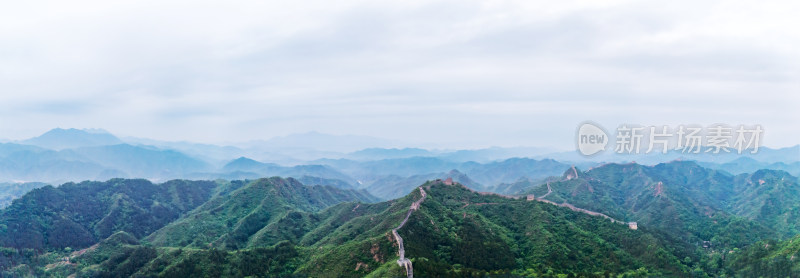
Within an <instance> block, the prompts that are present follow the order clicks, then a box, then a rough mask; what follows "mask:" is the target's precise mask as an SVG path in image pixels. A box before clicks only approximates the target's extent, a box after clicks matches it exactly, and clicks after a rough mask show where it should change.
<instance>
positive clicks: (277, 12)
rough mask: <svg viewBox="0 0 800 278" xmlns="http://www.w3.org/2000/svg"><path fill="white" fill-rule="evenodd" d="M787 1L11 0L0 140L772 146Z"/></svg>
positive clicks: (786, 138)
mask: <svg viewBox="0 0 800 278" xmlns="http://www.w3.org/2000/svg"><path fill="white" fill-rule="evenodd" d="M786 5H797V4H794V3H782V4H780V5H777V6H768V5H766V4H760V3H747V2H735V1H715V2H707V3H695V2H688V1H677V2H670V3H660V6H653V5H651V3H640V2H637V1H614V2H599V1H590V2H563V1H559V2H558V3H557V4H556V3H554V2H548V1H541V2H539V1H506V2H491V1H487V2H478V1H476V2H464V1H420V2H403V4H399V3H398V4H392V3H375V2H362V1H346V2H342V1H336V2H335V3H334V2H330V1H321V2H304V3H298V2H292V3H291V4H284V3H279V2H247V3H223V2H210V1H209V2H196V1H185V2H181V1H178V2H170V3H163V2H159V1H152V2H148V1H131V2H116V3H108V2H98V1H85V2H83V3H80V4H75V3H62V2H58V1H53V2H40V1H28V2H24V3H14V4H9V5H7V6H9V7H8V8H6V9H3V10H2V11H0V26H3V27H0V88H2V90H3V93H2V94H0V111H2V112H0V115H1V117H2V118H0V123H1V124H0V137H5V138H13V139H17V138H24V137H28V136H33V135H36V134H38V133H41V132H43V131H45V130H47V129H49V128H52V127H55V126H62V127H72V126H74V127H102V128H106V129H108V130H110V131H112V132H115V133H119V134H123V135H136V136H143V137H153V138H158V139H167V140H192V141H201V142H220V141H240V140H249V139H259V138H267V137H272V136H277V135H285V134H288V133H294V132H305V131H309V130H316V131H320V132H328V133H337V134H346V133H350V134H364V135H372V136H381V137H395V138H398V139H406V140H409V141H420V142H428V141H429V142H432V143H436V144H437V145H439V146H458V147H481V146H489V145H552V146H559V147H565V148H569V147H571V146H572V144H571V143H570V142H569V140H571V136H572V135H573V133H574V129H575V126H576V125H577V124H578V123H579V122H582V121H584V120H587V119H590V120H594V121H596V122H599V123H601V124H603V125H606V126H609V127H613V126H616V125H617V124H620V123H625V122H634V123H642V124H681V123H715V122H728V123H731V124H738V123H760V124H763V125H764V126H765V128H766V129H767V132H768V133H769V134H770V135H771V136H769V139H768V140H769V141H767V144H770V145H774V146H785V145H792V144H796V143H798V141H797V138H798V135H800V132H798V131H797V130H796V129H795V128H794V125H793V123H795V122H796V121H797V120H800V116H798V114H797V113H796V112H795V111H796V108H797V105H798V104H800V97H799V96H798V94H797V92H798V91H800V81H799V79H800V78H798V76H800V72H799V70H798V65H800V56H798V54H797V52H796V49H797V47H798V46H800V35H799V34H798V32H797V30H795V29H793V27H792V26H796V25H797V24H798V22H797V19H796V17H795V16H794V15H792V14H790V13H789V12H787V11H789V10H793V9H792V8H791V7H786ZM41 6H48V7H50V8H48V9H47V10H41V9H40V8H38V7H41Z"/></svg>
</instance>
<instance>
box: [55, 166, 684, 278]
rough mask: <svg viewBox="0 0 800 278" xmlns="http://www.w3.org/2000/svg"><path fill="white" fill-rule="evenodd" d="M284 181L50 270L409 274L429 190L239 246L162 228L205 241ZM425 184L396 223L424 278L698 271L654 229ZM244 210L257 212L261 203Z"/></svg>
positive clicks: (290, 215) (269, 231)
mask: <svg viewBox="0 0 800 278" xmlns="http://www.w3.org/2000/svg"><path fill="white" fill-rule="evenodd" d="M284 186H288V187H287V188H294V189H295V191H296V189H297V188H295V187H292V186H291V185H289V184H275V182H269V180H261V181H259V182H255V183H251V184H249V185H246V186H244V187H242V188H240V189H237V190H236V191H234V192H232V193H231V194H229V195H227V196H228V197H225V198H221V197H215V198H214V199H212V200H211V201H209V202H208V203H207V204H204V205H202V206H200V207H198V208H197V209H195V210H194V211H193V212H192V213H190V214H187V215H186V216H185V217H183V218H181V219H180V220H178V221H176V222H175V223H173V224H170V225H168V226H167V227H165V228H164V229H162V230H159V231H158V232H156V233H154V234H153V235H151V236H150V237H147V238H145V239H144V240H142V241H141V242H138V241H136V237H135V236H132V235H128V234H122V235H114V236H112V237H111V238H109V239H108V240H105V241H104V242H102V243H101V244H100V245H98V247H96V248H95V249H93V250H90V251H88V252H86V253H85V254H83V255H81V256H76V257H75V258H74V259H71V261H72V262H74V263H75V265H64V266H60V267H56V268H54V269H53V270H50V271H46V272H44V273H45V274H51V273H62V274H69V273H73V272H77V273H79V274H81V275H89V276H115V277H118V276H128V275H131V274H137V275H143V276H167V277H178V276H183V277H186V275H189V276H192V277H201V276H229V277H241V276H246V275H255V276H278V275H290V274H291V275H300V276H310V277H341V276H344V277H361V276H365V275H369V276H373V277H395V276H405V272H404V271H403V270H402V269H401V268H400V267H399V266H398V264H397V263H396V262H395V261H396V260H397V258H398V254H397V249H398V248H397V242H396V241H395V240H394V238H393V237H392V235H391V229H393V228H395V227H396V226H397V225H398V224H399V223H400V222H402V220H403V218H404V217H405V214H406V212H407V211H408V208H409V207H410V205H411V203H412V202H414V201H415V200H419V198H420V197H421V196H420V194H421V192H420V189H417V190H415V191H414V192H412V193H411V194H410V195H408V196H406V197H403V198H401V199H397V200H393V201H388V202H382V203H376V204H364V203H342V204H339V205H335V206H332V207H330V208H328V209H325V210H322V211H317V212H313V211H314V209H313V206H311V207H308V208H309V209H308V210H301V209H297V210H295V211H290V212H284V213H283V214H282V215H281V216H280V217H277V216H276V219H271V220H269V221H265V222H263V223H269V224H266V225H264V226H263V227H262V228H261V229H260V230H258V231H256V232H255V233H252V236H250V237H249V238H248V239H247V240H240V241H235V244H229V243H227V242H228V241H229V240H231V239H236V238H237V236H239V235H241V232H240V229H241V226H240V224H241V221H239V222H236V221H234V222H235V223H237V224H234V225H231V226H228V227H227V228H226V226H219V227H216V230H215V231H221V232H223V233H224V234H223V235H222V236H219V237H218V240H215V241H211V242H210V243H211V248H209V247H208V246H204V244H206V243H205V241H203V242H202V244H198V243H197V242H195V241H189V242H188V243H187V242H186V241H185V238H180V237H178V238H172V237H164V236H163V235H164V234H176V233H181V232H183V231H185V232H186V233H187V234H189V235H196V238H203V235H202V234H201V233H199V232H198V231H195V230H186V229H188V228H179V227H191V225H188V224H184V223H189V222H193V223H197V224H199V223H203V222H213V221H217V220H219V219H215V218H207V217H209V216H210V215H211V212H213V211H216V213H217V214H216V215H228V216H232V215H238V214H235V213H232V212H233V210H231V208H232V207H236V206H227V205H224V204H226V203H229V202H236V203H242V204H244V203H251V202H249V201H245V200H242V199H241V198H243V197H244V195H245V192H248V193H247V195H253V196H255V195H256V194H253V193H251V191H250V190H255V191H270V190H274V192H288V191H282V190H281V189H279V188H280V187H284ZM423 188H425V190H426V191H427V193H428V197H427V199H426V200H425V201H424V202H422V203H421V205H420V207H419V209H418V210H416V211H413V212H412V214H411V217H410V218H409V220H408V222H407V224H406V226H404V227H403V228H402V229H400V230H399V231H398V232H399V234H400V235H401V236H402V237H403V239H404V242H405V250H406V256H407V257H408V258H410V259H411V260H412V262H413V265H414V272H415V275H417V277H436V276H464V275H467V276H470V275H487V274H492V275H501V274H505V275H517V276H526V275H528V276H531V275H555V274H573V275H582V276H586V275H611V274H622V273H629V274H633V273H639V274H642V275H644V274H646V273H649V274H650V275H682V274H683V273H689V272H690V271H692V270H691V265H687V264H686V263H685V262H684V261H682V260H681V259H680V258H679V257H678V256H677V255H676V252H677V251H676V249H674V248H672V247H671V246H670V245H671V244H670V243H669V242H666V241H665V240H664V238H663V236H662V235H660V234H658V232H655V231H650V230H648V229H646V228H644V229H639V230H632V229H629V228H628V226H626V225H623V224H618V223H612V222H611V221H608V220H607V219H605V218H601V217H596V216H590V215H587V214H584V213H580V212H574V211H571V210H569V209H565V208H561V207H557V206H554V205H551V204H547V203H542V202H537V201H528V200H525V199H510V198H506V197H501V196H497V195H486V194H479V193H476V192H473V191H471V190H469V189H467V188H465V187H463V186H461V185H458V184H456V185H445V184H443V183H442V182H431V183H427V184H425V185H424V186H423ZM217 199H219V200H217ZM234 200H241V201H234ZM212 204H213V205H212ZM263 204H264V203H259V202H256V203H255V204H253V205H252V206H255V207H257V206H261V205H263ZM220 207H222V208H223V209H219V208H220ZM297 207H303V205H298V206H297ZM246 211H250V213H249V214H248V215H252V214H253V212H252V211H253V210H246ZM250 217H252V216H250ZM223 218H224V217H223ZM234 219H244V218H234ZM181 229H183V230H181ZM211 230H214V229H211ZM123 239H124V240H123ZM222 243H225V244H222ZM245 266H246V267H245Z"/></svg>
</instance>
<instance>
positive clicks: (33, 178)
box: [0, 128, 800, 199]
mask: <svg viewBox="0 0 800 278" xmlns="http://www.w3.org/2000/svg"><path fill="white" fill-rule="evenodd" d="M398 144H402V143H401V142H393V141H391V140H383V139H379V138H372V137H366V136H355V135H344V136H338V135H329V134H321V133H316V132H310V133H305V134H295V135H289V136H282V137H277V138H273V139H269V140H263V141H250V142H244V143H241V144H236V145H226V146H218V145H211V144H198V143H191V142H162V141H157V140H151V139H142V138H130V137H129V138H119V137H117V136H114V135H113V134H110V133H108V132H107V131H105V130H102V129H60V128H56V129H53V130H50V131H48V132H46V133H44V134H42V135H40V136H37V137H34V138H30V139H26V140H21V141H16V142H7V143H2V144H0V158H2V160H0V181H2V182H46V183H52V184H60V183H64V182H70V181H72V182H80V181H84V180H108V179H111V178H146V179H150V180H153V181H157V182H158V181H165V180H169V179H218V178H219V179H255V178H260V177H270V176H282V177H294V178H297V179H300V180H303V181H306V182H312V181H313V182H314V183H319V184H326V185H331V186H335V187H339V188H354V189H366V190H368V191H370V192H371V193H372V194H375V195H376V196H378V197H380V198H384V199H389V198H396V197H399V196H402V195H405V194H407V193H408V192H410V190H411V189H412V188H413V187H414V186H416V185H418V184H419V183H420V182H424V181H425V180H430V179H433V178H445V177H447V176H463V178H462V180H459V181H460V182H462V183H463V184H466V185H468V186H470V187H473V188H475V189H480V190H484V191H496V192H504V193H511V192H509V190H510V189H509V188H513V187H514V186H511V187H509V185H512V184H513V183H515V182H518V181H521V180H522V181H525V180H530V181H541V180H543V179H545V178H547V177H549V176H555V175H559V174H561V173H562V172H563V171H564V170H565V169H567V168H568V167H570V166H573V165H574V166H577V167H579V168H582V169H588V168H591V167H595V166H597V165H602V164H604V163H608V162H621V163H624V162H630V161H636V162H637V163H642V164H648V165H654V164H657V163H661V162H667V161H672V160H697V161H698V163H700V164H701V165H703V166H705V167H707V168H711V169H718V170H724V171H728V172H730V173H731V174H741V173H751V172H754V171H756V170H759V169H774V170H783V171H787V172H788V173H790V174H792V175H799V174H800V159H798V156H795V155H793V154H794V153H798V152H800V145H798V146H793V147H789V148H782V149H770V148H766V147H762V148H761V150H760V152H759V153H757V154H755V155H750V154H747V155H736V154H719V155H710V154H699V155H688V154H682V153H679V152H671V153H668V154H666V155H661V154H660V153H659V154H642V155H636V156H633V155H619V154H614V153H609V154H605V155H602V156H597V157H592V158H585V157H581V156H579V155H578V154H577V153H576V152H574V151H573V152H559V151H555V152H554V151H553V150H551V149H547V148H537V147H514V148H501V147H492V148H485V149H475V150H440V149H423V148H415V147H407V146H406V147H396V146H399V145H398ZM453 171H455V172H453ZM449 173H450V174H451V175H448V174H449ZM452 173H458V174H455V175H452ZM512 191H513V190H512Z"/></svg>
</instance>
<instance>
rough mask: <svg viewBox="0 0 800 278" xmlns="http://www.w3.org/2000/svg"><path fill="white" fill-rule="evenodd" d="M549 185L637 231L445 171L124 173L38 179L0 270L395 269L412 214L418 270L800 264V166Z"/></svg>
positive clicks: (408, 251)
mask: <svg viewBox="0 0 800 278" xmlns="http://www.w3.org/2000/svg"><path fill="white" fill-rule="evenodd" d="M554 180H558V179H554ZM549 185H550V189H551V190H552V192H550V193H549V194H548V193H547V192H548V191H547V190H548V186H547V185H546V184H545V185H543V186H541V187H538V188H535V189H534V190H533V191H532V193H533V194H535V195H536V196H538V197H539V198H541V197H543V196H545V195H546V196H545V199H547V200H550V201H551V202H554V203H562V202H568V203H570V204H572V205H575V206H577V207H579V208H584V209H588V210H591V211H596V212H602V213H604V214H607V215H609V216H610V217H613V218H615V219H618V220H623V221H637V222H638V229H631V228H630V227H629V226H628V225H626V224H622V223H615V222H614V221H610V220H609V219H607V218H604V217H600V216H593V215H590V214H588V213H586V212H580V211H574V210H571V209H569V208H566V207H563V206H557V205H553V204H551V203H547V202H543V201H540V200H535V199H534V200H531V199H529V198H527V197H529V196H525V197H508V196H500V195H496V194H487V193H478V192H475V191H473V190H471V189H468V188H466V187H464V186H463V185H460V184H458V183H455V184H450V183H449V182H442V181H441V180H438V181H432V182H427V183H425V184H423V185H421V186H420V187H417V188H416V189H414V190H413V191H412V192H411V194H409V195H406V196H404V197H402V198H399V199H395V200H390V201H385V202H380V203H369V202H373V201H374V200H375V198H374V197H372V196H370V195H369V194H365V193H363V191H353V190H342V189H337V188H333V187H325V186H305V185H302V184H300V183H299V182H298V181H296V180H294V179H281V178H269V179H259V180H253V181H231V182H226V181H217V182H191V181H171V182H167V183H163V184H152V183H149V182H147V181H144V180H121V179H118V180H110V181H108V182H105V183H100V182H84V183H80V184H65V185H62V186H61V187H56V188H54V187H49V186H48V187H44V188H41V189H37V190H34V191H33V192H31V193H29V194H27V195H26V196H24V197H23V198H21V199H19V200H17V201H15V202H14V204H13V205H12V206H11V207H9V208H7V209H6V210H3V211H2V212H0V216H2V218H0V223H2V225H3V226H0V228H2V230H0V232H2V234H0V235H2V236H3V237H2V239H3V240H4V241H3V244H4V247H3V248H0V252H2V255H3V256H0V267H2V269H3V275H6V276H53V277H62V276H68V275H71V274H76V275H77V277H128V276H136V277H247V276H251V277H297V276H299V277H365V276H366V277H400V276H405V274H406V273H405V270H404V269H402V268H401V267H400V266H399V265H398V263H397V260H398V258H399V256H398V249H399V248H398V247H399V246H398V241H397V240H396V238H395V237H394V236H393V234H392V229H394V228H396V227H398V225H400V223H402V222H403V219H404V218H405V217H406V215H407V213H409V211H410V214H409V215H408V220H407V222H405V225H404V226H402V227H401V228H399V229H398V230H397V232H398V235H399V236H401V237H402V239H403V242H404V247H405V248H404V251H405V257H406V258H408V259H410V260H411V262H412V263H413V271H414V274H415V276H416V277H476V276H477V277H485V276H500V277H503V276H506V277H507V276H511V277H519V276H527V277H562V276H560V275H564V276H563V277H570V276H572V277H618V276H619V277H754V275H756V276H755V277H757V275H766V276H765V277H796V273H797V271H798V266H797V259H796V257H797V255H796V254H797V251H798V249H797V244H796V243H797V242H799V241H800V239H798V238H797V237H794V238H789V237H783V236H785V235H788V234H791V233H792V230H791V229H792V227H794V225H795V223H793V222H792V221H793V219H795V218H794V217H795V216H794V214H792V213H793V212H794V209H795V208H796V204H797V203H796V202H794V201H793V200H795V199H794V198H796V193H795V192H796V191H795V190H796V187H797V179H796V178H794V177H792V176H790V175H788V174H786V173H785V172H779V171H759V172H756V173H753V174H752V175H739V176H732V175H729V174H727V173H725V172H719V171H714V170H708V169H705V168H702V167H700V166H697V165H696V164H694V163H689V162H673V163H669V164H661V165H657V166H652V167H648V166H641V165H636V164H625V165H620V164H609V165H604V166H601V167H598V168H594V169H591V170H589V171H586V172H581V171H579V170H578V169H570V170H569V171H567V172H566V173H565V175H564V176H563V177H561V179H560V181H554V182H550V184H549ZM423 191H424V192H425V193H427V194H426V198H425V199H424V201H422V202H421V203H420V204H419V206H418V207H413V206H412V203H414V202H415V201H419V200H421V199H422V196H423ZM78 196H80V198H78ZM84 206H88V207H89V208H91V209H89V208H84ZM412 207H413V208H414V209H412V210H409V208H412ZM170 217H171V218H170ZM115 219H116V220H115ZM123 220H133V221H123ZM64 223H67V224H64ZM9 227H11V228H9ZM59 233H60V234H62V235H65V236H64V237H62V238H59V237H54V236H53V235H56V234H59ZM66 235H69V236H66ZM770 238H775V239H780V238H786V239H785V240H784V241H775V240H770ZM56 243H57V244H56ZM15 244H16V245H15ZM773 273H778V274H779V276H769V275H772V274H773ZM767 274H768V275H767ZM784 274H785V275H784ZM780 275H783V276H780ZM791 275H795V276H791Z"/></svg>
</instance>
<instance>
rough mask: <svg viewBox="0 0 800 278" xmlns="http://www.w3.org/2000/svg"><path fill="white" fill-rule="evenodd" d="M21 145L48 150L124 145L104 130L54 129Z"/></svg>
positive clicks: (24, 141)
mask: <svg viewBox="0 0 800 278" xmlns="http://www.w3.org/2000/svg"><path fill="white" fill-rule="evenodd" d="M21 143H23V144H28V145H35V146H39V147H43V148H48V149H56V150H60V149H71V148H80V147H94V146H107V145H117V144H122V143H123V142H122V140H120V139H119V138H117V137H116V136H114V135H112V134H111V133H108V131H106V130H104V129H76V128H68V129H63V128H54V129H51V130H49V131H47V132H45V133H44V134H42V135H39V136H38V137H34V138H30V139H27V140H23V141H22V142H21Z"/></svg>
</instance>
